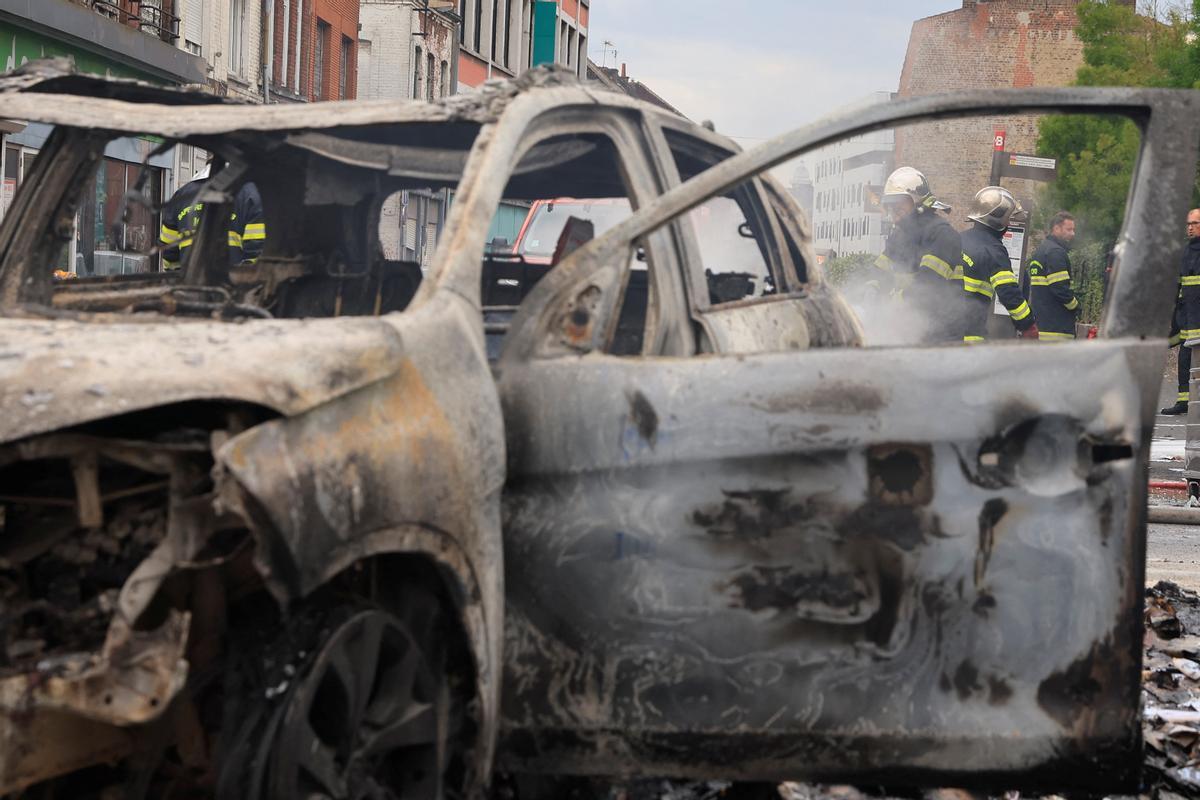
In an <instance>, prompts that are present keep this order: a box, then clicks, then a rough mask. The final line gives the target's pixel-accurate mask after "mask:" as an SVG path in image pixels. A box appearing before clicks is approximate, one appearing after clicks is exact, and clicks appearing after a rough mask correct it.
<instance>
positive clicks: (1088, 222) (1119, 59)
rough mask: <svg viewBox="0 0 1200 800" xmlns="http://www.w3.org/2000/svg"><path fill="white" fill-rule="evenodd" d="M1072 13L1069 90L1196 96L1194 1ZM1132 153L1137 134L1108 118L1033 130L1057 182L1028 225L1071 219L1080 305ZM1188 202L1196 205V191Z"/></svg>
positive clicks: (1089, 1)
mask: <svg viewBox="0 0 1200 800" xmlns="http://www.w3.org/2000/svg"><path fill="white" fill-rule="evenodd" d="M1076 11H1077V14H1078V16H1079V27H1078V29H1077V35H1078V37H1079V38H1080V40H1081V41H1082V42H1083V65H1082V66H1080V68H1079V70H1078V72H1077V73H1076V78H1075V85H1076V86H1147V87H1156V88H1189V89H1191V88H1200V0H1191V1H1190V3H1188V4H1186V5H1185V4H1183V3H1178V2H1175V3H1170V2H1166V1H1165V0H1150V1H1149V2H1143V3H1142V4H1141V7H1140V9H1139V12H1140V13H1138V12H1135V11H1134V9H1133V8H1131V7H1130V6H1127V5H1124V4H1120V3H1116V2H1110V1H1107V0H1081V2H1080V3H1079V5H1078V6H1077V7H1076ZM1197 135H1200V134H1197ZM1140 147H1141V137H1140V135H1139V133H1138V130H1137V126H1136V125H1135V124H1134V123H1133V122H1131V121H1129V120H1128V119H1124V118H1122V117H1118V116H1115V115H1109V116H1097V115H1086V116H1050V117H1047V118H1046V119H1044V120H1042V122H1041V124H1040V125H1039V127H1038V153H1039V154H1040V155H1045V156H1050V157H1052V158H1055V159H1057V160H1058V180H1056V181H1055V182H1054V183H1053V184H1050V185H1048V186H1047V187H1046V188H1045V189H1044V190H1043V192H1042V195H1041V197H1040V198H1039V202H1038V214H1037V216H1036V218H1035V219H1034V220H1033V221H1032V222H1033V225H1034V227H1035V229H1037V228H1041V229H1043V230H1044V225H1045V222H1046V220H1047V219H1048V217H1049V215H1051V214H1053V213H1054V212H1055V211H1057V210H1058V209H1060V208H1065V209H1069V210H1072V211H1074V212H1076V213H1077V214H1078V215H1079V217H1080V246H1079V247H1078V248H1076V250H1075V253H1074V254H1073V257H1072V261H1073V262H1076V263H1075V266H1076V267H1077V269H1076V270H1075V272H1076V284H1077V285H1076V291H1077V293H1079V294H1080V296H1081V297H1084V296H1087V297H1093V296H1095V297H1096V298H1097V299H1098V293H1099V288H1098V284H1097V285H1092V284H1094V283H1097V282H1098V281H1100V280H1101V276H1102V274H1103V273H1102V270H1100V269H1095V268H1094V267H1095V264H1096V262H1100V261H1102V260H1103V259H1102V258H1100V257H1099V254H1101V253H1104V252H1106V251H1107V249H1108V248H1109V247H1111V244H1112V243H1113V242H1115V241H1116V238H1117V235H1118V233H1119V232H1120V229H1121V224H1122V222H1123V221H1124V217H1125V201H1126V199H1127V197H1128V194H1129V185H1130V181H1131V179H1132V174H1133V166H1134V164H1135V163H1136V160H1137V157H1138V153H1139V151H1140ZM1193 195H1194V197H1193V204H1194V205H1200V202H1197V201H1198V200H1200V187H1198V188H1197V189H1195V190H1193ZM1085 262H1086V263H1085ZM1085 305H1086V304H1085Z"/></svg>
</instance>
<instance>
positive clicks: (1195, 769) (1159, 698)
mask: <svg viewBox="0 0 1200 800" xmlns="http://www.w3.org/2000/svg"><path fill="white" fill-rule="evenodd" d="M1145 619H1146V637H1145V648H1146V657H1145V661H1144V662H1143V667H1142V700H1143V707H1144V735H1145V740H1146V780H1147V782H1148V783H1149V784H1151V786H1152V788H1151V792H1152V794H1151V796H1152V797H1154V798H1155V799H1156V800H1157V798H1160V797H1162V798H1171V797H1172V795H1173V794H1176V795H1179V796H1183V797H1197V796H1200V595H1198V594H1196V593H1195V592H1192V591H1188V590H1186V589H1182V588H1180V587H1179V586H1177V585H1176V584H1174V583H1168V582H1166V581H1160V582H1159V583H1157V584H1155V585H1154V586H1153V587H1151V588H1149V589H1147V590H1146V611H1145Z"/></svg>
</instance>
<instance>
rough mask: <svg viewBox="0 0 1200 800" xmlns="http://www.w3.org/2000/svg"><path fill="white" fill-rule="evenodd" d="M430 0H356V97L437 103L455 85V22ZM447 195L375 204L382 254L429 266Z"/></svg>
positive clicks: (446, 7) (414, 194)
mask: <svg viewBox="0 0 1200 800" xmlns="http://www.w3.org/2000/svg"><path fill="white" fill-rule="evenodd" d="M452 10H453V6H452V4H450V3H446V2H437V0H434V2H430V0H361V5H360V6H359V35H358V97H359V98H361V99H364V100H410V99H418V100H436V99H438V98H441V97H445V96H447V95H449V94H453V93H454V92H455V90H456V89H457V87H458V79H457V70H458V38H457V34H458V21H457V20H456V19H455V18H454V17H453V16H452V13H447V11H450V12H452ZM447 206H448V204H447V193H446V192H424V191H409V192H397V193H396V194H394V195H392V196H391V197H389V198H388V199H387V200H385V201H384V203H383V206H382V208H381V209H380V221H379V240H380V244H381V245H382V247H383V253H384V256H385V257H386V258H388V259H390V260H393V261H416V262H418V263H420V264H422V265H423V266H428V265H429V263H430V261H431V259H432V258H433V252H434V249H435V248H436V247H437V242H438V238H439V236H440V234H441V231H442V228H443V226H444V225H445V221H446V211H447Z"/></svg>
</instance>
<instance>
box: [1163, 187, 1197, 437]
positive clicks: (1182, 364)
mask: <svg viewBox="0 0 1200 800" xmlns="http://www.w3.org/2000/svg"><path fill="white" fill-rule="evenodd" d="M1187 234H1188V243H1187V247H1186V248H1184V250H1183V261H1182V262H1181V263H1180V265H1179V299H1178V300H1176V301H1175V319H1174V321H1173V322H1172V325H1171V340H1170V344H1171V346H1172V347H1174V346H1176V345H1179V371H1178V374H1177V378H1178V381H1179V383H1178V386H1176V389H1177V390H1178V394H1176V395H1175V405H1172V406H1167V407H1166V408H1164V409H1162V412H1161V413H1163V414H1186V413H1187V410H1188V399H1189V395H1190V392H1189V391H1188V384H1189V380H1190V378H1191V373H1192V346H1194V345H1196V344H1200V208H1193V209H1192V210H1191V211H1189V212H1188V215H1187Z"/></svg>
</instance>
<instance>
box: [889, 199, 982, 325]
mask: <svg viewBox="0 0 1200 800" xmlns="http://www.w3.org/2000/svg"><path fill="white" fill-rule="evenodd" d="M961 261H962V239H961V237H960V236H959V234H958V231H956V230H954V228H953V227H952V226H951V225H950V223H949V222H947V221H946V218H945V217H943V216H942V215H941V214H938V213H937V211H936V210H935V209H934V208H933V207H932V206H930V205H926V206H922V207H920V208H918V209H917V210H916V211H914V212H913V213H911V214H909V215H908V216H907V217H905V218H904V219H902V220H901V221H900V222H899V224H897V225H896V227H895V228H893V229H892V233H891V234H890V235H889V236H888V240H887V244H886V246H885V247H884V251H883V255H882V256H880V257H879V258H878V259H877V260H876V262H875V265H876V266H877V267H879V268H881V269H883V270H885V271H887V272H890V273H891V274H892V276H893V277H894V279H895V281H896V283H897V285H899V286H900V287H901V288H902V289H903V294H902V302H903V303H904V304H905V305H907V306H909V307H911V308H912V310H913V313H914V315H915V316H917V317H918V318H919V319H921V320H922V321H924V322H925V325H926V327H925V335H924V336H923V337H922V338H923V339H924V340H925V341H929V342H948V341H961V339H962V316H963V309H964V307H965V306H966V298H964V297H963V293H962V288H961V286H962V284H961V281H960V280H959V279H960V278H961V273H960V272H959V266H960V263H961Z"/></svg>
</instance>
